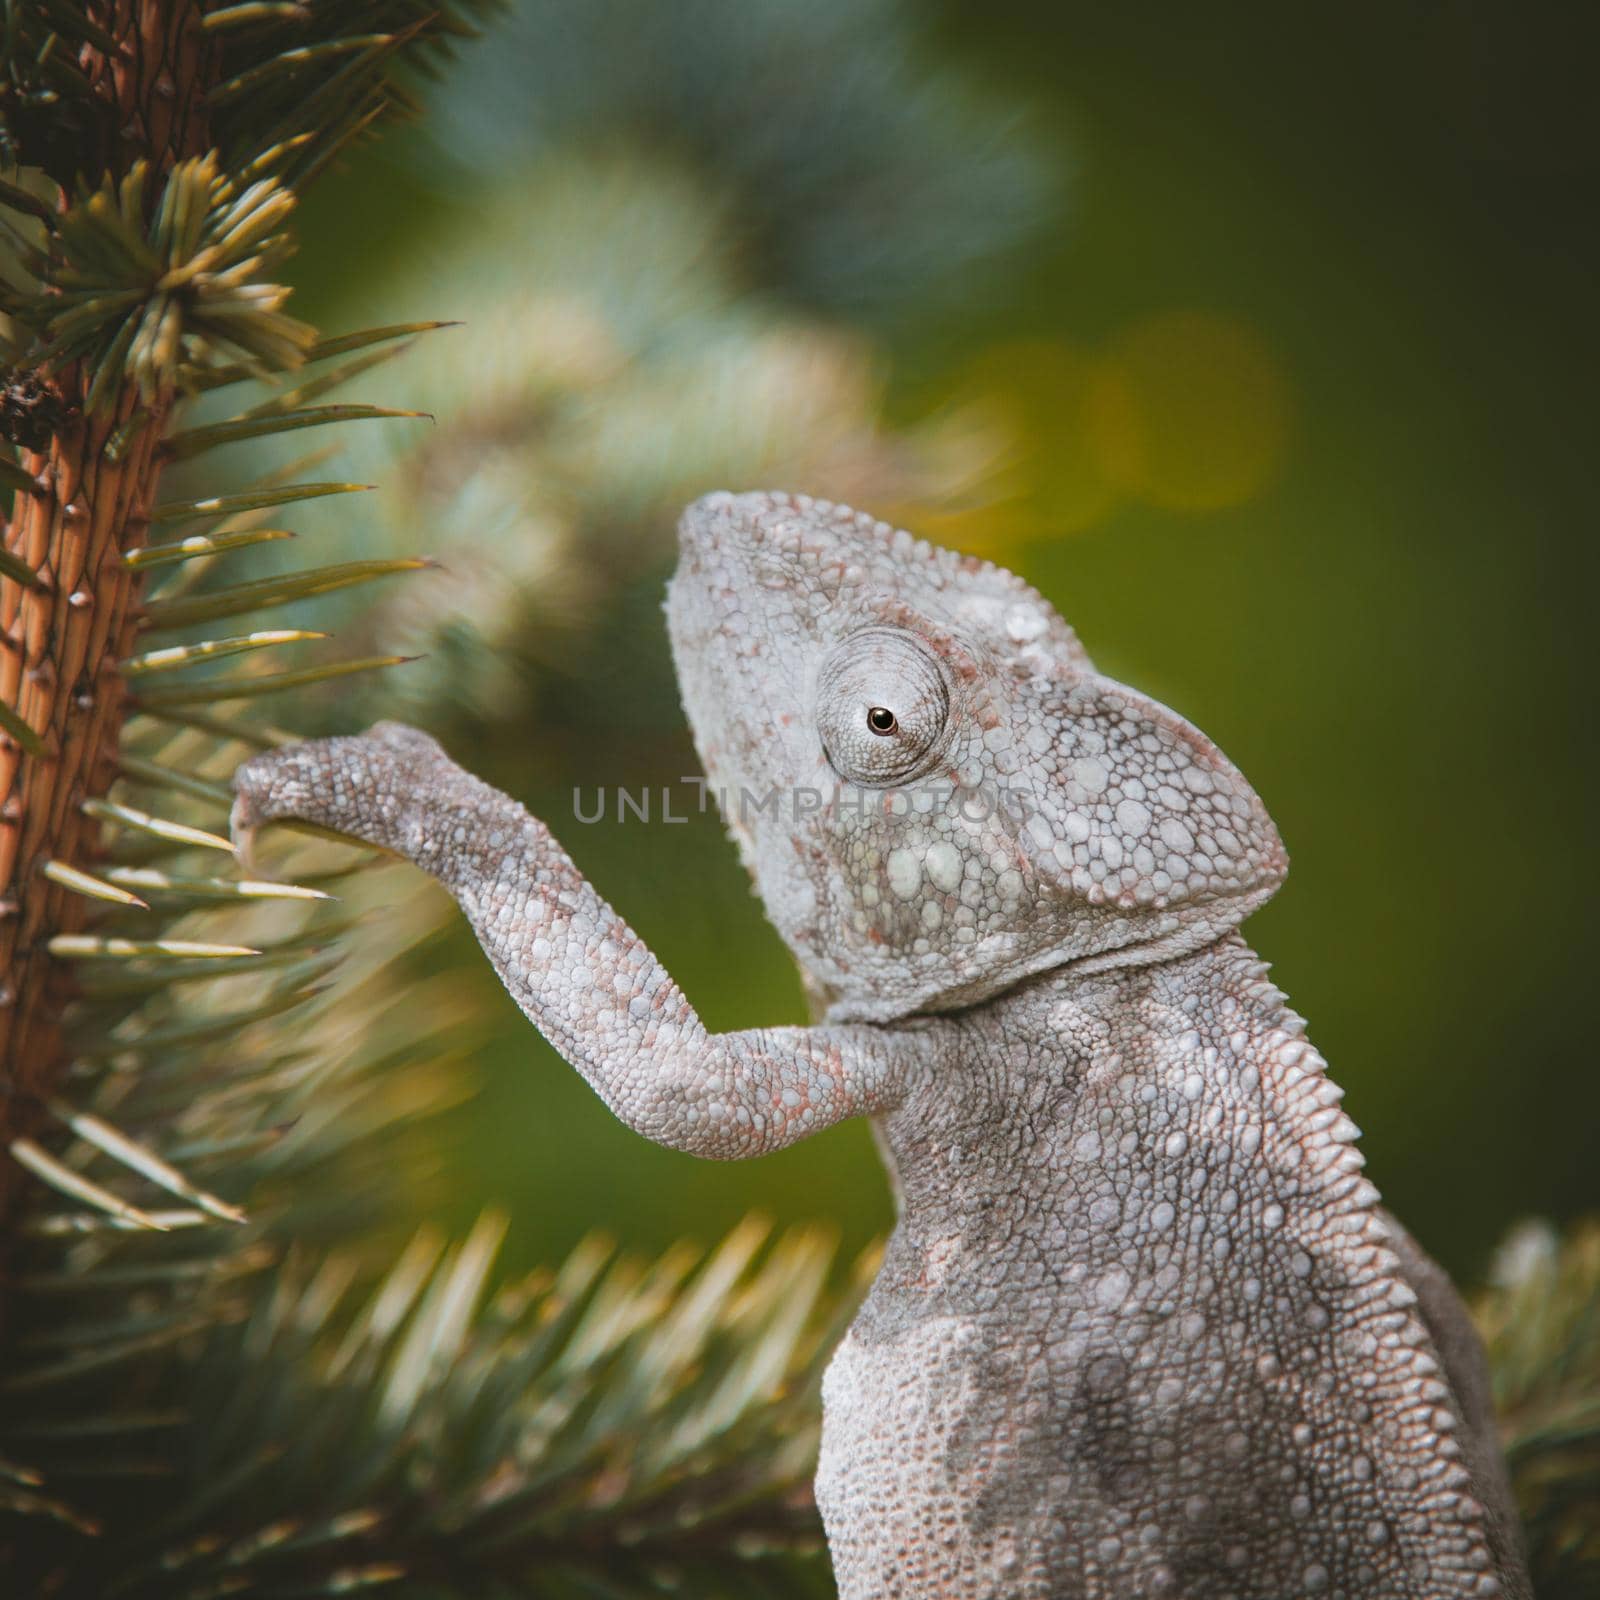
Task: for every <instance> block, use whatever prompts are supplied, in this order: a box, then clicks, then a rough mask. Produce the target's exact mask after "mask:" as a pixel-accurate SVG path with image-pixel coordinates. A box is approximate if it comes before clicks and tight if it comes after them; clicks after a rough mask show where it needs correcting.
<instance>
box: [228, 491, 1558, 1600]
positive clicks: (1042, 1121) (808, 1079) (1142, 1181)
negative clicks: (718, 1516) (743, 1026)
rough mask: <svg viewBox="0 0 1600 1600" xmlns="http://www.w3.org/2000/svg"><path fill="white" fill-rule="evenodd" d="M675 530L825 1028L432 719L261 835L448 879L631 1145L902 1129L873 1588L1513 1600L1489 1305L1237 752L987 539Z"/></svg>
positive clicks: (743, 786)
mask: <svg viewBox="0 0 1600 1600" xmlns="http://www.w3.org/2000/svg"><path fill="white" fill-rule="evenodd" d="M681 547H682V554H681V560H680V564H679V569H678V572H677V575H676V576H675V578H674V579H673V583H672V586H671V590H670V594H669V600H668V620H669V625H670V628H671V632H672V639H673V647H674V656H675V660H676V662H677V666H678V671H679V678H680V681H681V683H682V686H683V692H684V699H685V703H686V705H687V708H688V711H689V716H690V721H691V723H692V724H693V726H694V729H695V734H696V739H697V742H698V745H699V748H700V753H701V757H702V759H703V761H704V763H705V766H706V771H707V775H708V781H709V784H710V785H711V787H712V788H713V789H715V790H716V791H717V792H718V797H719V803H720V804H721V805H722V807H723V813H724V817H725V820H726V821H727V823H728V826H729V830H730V832H731V833H732V834H733V836H734V838H735V839H736V841H737V842H738V844H739V846H740V849H741V851H742V853H743V855H744V858H745V861H746V863H747V865H748V866H749V867H750V870H751V872H752V873H753V875H754V877H755V879H756V882H757V885H758V887H759V889H760V891H761V894H762V897H763V899H764V901H765V903H766V906H767V910H768V914H769V915H770V917H771V918H772V920H773V922H774V924H775V925H776V926H777V927H778V929H779V931H780V932H781V933H782V934H783V935H784V937H785V939H786V940H787V941H788V943H789V945H790V947H791V948H792V949H793V950H794V952H795V955H796V957H797V959H798V960H799V961H800V963H801V966H802V968H803V970H804V972H805V974H806V978H807V981H808V984H809V986H810V988H811V992H812V994H813V996H814V998H815V1000H816V1003H817V1006H818V1009H819V1011H820V1012H821V1013H822V1014H823V1016H822V1021H821V1022H820V1023H819V1024H818V1025H817V1026H815V1027H812V1028H774V1029H757V1030H751V1031H749V1032H745V1033H735V1034H722V1035H712V1034H709V1033H708V1032H707V1031H706V1029H705V1027H704V1026H703V1025H702V1024H701V1022H700V1020H699V1019H698V1017H697V1016H696V1015H695V1013H694V1011H693V1009H692V1008H691V1007H690V1005H689V1003H688V1001H687V1000H686V999H685V998H684V996H683V994H682V992H681V991H680V990H679V989H678V987H677V985H676V984H674V983H673V982H672V980H671V978H670V977H669V976H668V974H667V973H666V971H665V969H664V968H663V967H662V966H661V965H660V963H659V962H658V961H657V960H656V959H655V957H654V956H653V955H651V953H650V952H649V951H648V950H647V949H646V948H645V947H644V945H643V944H642V943H641V942H640V941H639V939H638V938H637V936H636V935H635V934H634V933H633V932H632V931H631V930H630V929H629V928H628V927H627V925H626V924H625V923H624V922H623V921H622V919H621V918H620V917H618V916H617V914H616V913H615V912H614V911H613V910H612V909H611V908H610V907H609V906H608V905H606V904H605V902H604V901H602V900H601V899H600V898H599V896H598V895H596V894H595V892H594V890H593V889H592V888H591V887H590V886H589V885H588V883H586V882H585V881H584V879H583V877H582V876H581V875H580V874H579V872H578V871H577V869H576V868H575V867H574V866H573V864H572V862H571V861H570V860H569V858H568V857H567V856H566V854H565V853H564V852H563V851H562V850H561V848H560V846H559V845H558V844H557V843H556V842H555V840H554V839H553V838H552V837H551V835H550V833H549V832H548V830H547V829H546V828H545V827H544V825H543V824H542V823H540V822H538V821H537V820H536V819H534V818H533V817H530V816H529V815H528V814H527V813H526V812H525V811H524V810H522V808H521V807H520V806H518V805H516V804H515V803H514V802H513V801H511V800H510V799H508V798H507V797H506V796H504V795H501V794H498V793H497V792H496V791H494V790H492V789H490V788H489V787H487V785H485V784H482V783H480V782H479V781H478V780H477V779H475V778H473V777H471V776H470V775H469V774H467V773H465V772H463V771H462V770H461V769H460V768H458V767H456V766H455V765H454V764H453V763H451V762H450V761H449V760H448V758H446V757H445V755H444V754H443V752H442V751H440V749H439V748H438V746H437V745H435V744H434V743H433V741H432V740H430V739H427V738H426V737H425V736H423V735H421V734H419V733H416V732H414V731H412V730H410V729H405V728H399V727H396V726H394V725H381V726H380V727H378V728H375V729H373V730H372V732H371V733H369V734H367V735H365V736H363V737H360V738H353V739H330V740H322V741H317V742H314V743H310V744H305V745H298V746H293V747H291V748H289V749H286V750H281V751H275V752H273V753H271V754H269V755H264V756H260V757H257V758H255V759H254V760H252V761H250V762H248V763H246V765H245V766H243V767H241V768H240V770H239V773H238V776H237V778H236V780H235V783H236V789H237V793H238V801H237V804H236V806H235V817H234V823H235V831H236V836H237V837H238V838H239V839H240V841H241V844H242V845H245V846H248V842H249V838H250V835H251V833H252V832H253V830H254V829H255V828H257V827H258V826H260V825H261V824H263V823H265V822H268V821H270V820H272V819H274V818H278V817H290V816H292V817H300V818H305V819H307V820H310V821H314V822H319V823H322V824H324V825H326V826H329V827H333V828H337V829H339V830H341V831H343V832H345V833H349V834H352V835H354V836H356V837H358V838H362V839H365V840H368V841H370V842H372V843H374V844H379V845H382V846H385V847H387V848H389V849H392V850H395V851H398V852H399V853H400V854H401V855H404V856H406V857H407V858H408V859H410V860H412V861H414V862H416V863H417V865H419V866H420V867H422V868H423V869H424V870H425V871H427V872H430V873H432V874H433V875H434V876H435V877H437V878H438V879H439V880H440V881H441V882H442V883H444V884H445V886H446V887H447V888H449V889H450V890H451V892H452V893H453V894H454V895H455V896H456V898H457V900H458V901H459V902H460V904H461V906H462V909H463V911H464V912H465V914H466V916H467V918H468V920H469V921H470V922H471V924H472V926H473V928H474V929H475V931H476V932H477V934H478V938H479V940H480V941H481V943H482V944H483V947H484V949H485V951H486V952H487V953H488V955H489V958H490V960H491V961H492V962H493V963H494V966H495V969H496V971H497V972H498V973H499V974H500V977H501V979H502V980H503V981H504V983H505V984H506V987H507V988H508V989H509V990H510V992H511V994H512V995H513V996H514V998H515V999H516V1000H517V1002H518V1004H519V1005H520V1006H521V1007H522V1009H523V1011H524V1012H525V1013H526V1014H527V1015H528V1016H529V1017H530V1018H531V1019H532V1020H533V1022H534V1023H535V1024H536V1026H537V1027H538V1028H539V1029H540V1031H541V1032H543V1033H544V1034H545V1036H546V1037H547V1038H548V1039H549V1040H550V1041H551V1042H552V1043H553V1044H554V1045H555V1046H556V1047H557V1048H558V1049H559V1050H560V1051H561V1052H562V1053H563V1054H564V1055H565V1056H566V1057H567V1059H568V1060H569V1061H571V1062H572V1063H573V1065H574V1066H576V1067H577V1068H578V1069H579V1071H581V1072H582V1073H583V1074H584V1076H585V1077H586V1078H587V1079H588V1081H589V1082H590V1083H591V1084H592V1085H593V1086H594V1088H595V1089H596V1090H597V1092H598V1093H599V1094H600V1095H601V1096H602V1098H603V1099H604V1100H605V1101H606V1103H607V1104H608V1105H609V1106H610V1107H611V1108H612V1109H613V1110H614V1111H615V1112H616V1113H617V1115H618V1116H619V1117H620V1118H621V1119H622V1120H623V1121H624V1122H626V1123H627V1124H628V1125H629V1126H630V1127H632V1128H635V1129H637V1130H638V1131H639V1132H640V1133H643V1134H644V1135H645V1136H646V1137H648V1138H651V1139H655V1140H658V1141H659V1142H661V1143H663V1144H667V1145H671V1146H673V1147H674V1148H677V1149H682V1150H688V1151H692V1152H694V1153H696V1154H699V1155H705V1156H713V1157H720V1158H727V1157H740V1156H748V1155H757V1154H760V1153H762V1152H764V1151H767V1150H773V1149H777V1148H780V1147H781V1146H783V1145H786V1144H790V1143H792V1142H794V1141H795V1140H796V1139H799V1138H803V1137H804V1136H805V1135H806V1134H808V1133H812V1132H815V1131H816V1130H817V1129H819V1128H823V1127H826V1126H828V1125H830V1124H831V1123H834V1122H837V1121H839V1120H841V1119H842V1118H844V1117H849V1116H856V1115H863V1114H865V1115H869V1116H871V1117H873V1119H874V1122H875V1125H876V1127H877V1129H878V1132H879V1135H880V1142H881V1143H882V1145H883V1147H884V1149H885V1152H886V1155H887V1156H888V1158H889V1159H890V1161H891V1163H892V1165H893V1167H894V1169H895V1174H896V1178H897V1183H898V1187H899V1192H900V1198H901V1214H900V1220H899V1224H898V1226H897V1227H896V1229H895V1233H894V1236H893V1238H892V1240H891V1241H890V1245H889V1250H888V1254H887V1256H886V1258H885V1262H884V1266H883V1270H882V1272H881V1273H880V1275H879V1277H878V1280H877V1282H876V1284H875V1285H874V1287H873V1290H872V1293H871V1295H870V1296H869V1298H868V1300H867V1302H866V1304H865V1306H864V1307H863V1308H862V1311H861V1314H860V1316H859V1317H858V1318H857V1320H856V1323H855V1325H854V1327H853V1328H852V1329H851V1332H850V1334H849V1336H848V1338H847V1339H846V1341H845V1343H844V1345H843V1346H842V1347H841V1349H840V1351H839V1352H838V1354H837V1355H836V1356H835V1358H834V1361H833V1363H832V1365H831V1367H830V1368H829V1372H828V1376H827V1381H826V1384H825V1390H824V1426H823V1449H822V1461H821V1466H820V1469H819V1473H818V1479H817V1491H818V1499H819V1502H820V1504H821V1506H822V1511H823V1517H824V1520H825V1522H826V1525H827V1530H828V1538H829V1543H830V1547H831V1549H832V1552H833V1557H834V1564H835V1571H836V1573H837V1576H838V1580H839V1587H840V1592H841V1594H842V1595H843V1596H844V1597H845V1600H868V1597H872V1600H878V1597H883V1596H904V1597H907V1600H944V1597H955V1596H962V1597H971V1600H979V1597H982V1600H1067V1597H1072V1596H1080V1595H1081V1596H1096V1597H1101V1596H1103V1597H1106V1600H1124V1597H1133V1596H1145V1595H1148V1596H1163V1597H1190V1600H1224V1597H1227V1596H1236V1597H1239V1600H1245V1597H1259V1600H1287V1597H1289V1596H1295V1595H1325V1596H1330V1597H1331V1596H1344V1597H1346V1600H1378V1597H1386V1600H1401V1597H1404V1600H1445V1597H1453V1596H1466V1595H1473V1596H1492V1595H1504V1596H1509V1597H1512V1600H1525V1597H1526V1596H1527V1595H1528V1594H1529V1590H1528V1585H1527V1579H1526V1576H1525V1573H1524V1571H1523V1567H1522V1564H1521V1557H1520V1554H1519V1551H1518V1547H1517V1532H1516V1526H1515V1519H1514V1515H1513V1513H1512V1509H1511V1504H1510V1498H1509V1495H1508V1493H1507V1490H1506V1485H1505V1478H1504V1472H1503V1469H1502V1467H1501V1463H1500V1458H1499V1453H1498V1447H1497V1445H1496V1443H1495V1440H1494V1433H1493V1418H1492V1415H1491V1414H1490V1412H1489V1408H1488V1399H1487V1384H1486V1379H1485V1376H1484V1372H1483V1366H1482V1357H1481V1353H1480V1352H1479V1350H1478V1348H1477V1345H1476V1341H1475V1339H1474V1337H1473V1334H1472V1330H1471V1326H1470V1323H1469V1322H1468V1321H1467V1318H1466V1314H1465V1312H1464V1311H1463V1310H1462V1308H1461V1305H1460V1302H1459V1300H1458V1299H1457V1298H1456V1296H1455V1294H1454V1291H1453V1290H1452V1289H1451V1288H1450V1286H1449V1284H1448V1282H1447V1281H1446V1280H1445V1279H1444V1277H1443V1275H1442V1274H1440V1273H1439V1271H1438V1269H1437V1268H1436V1267H1434V1266H1433V1265H1432V1263H1431V1262H1429V1261H1428V1259H1427V1257H1426V1256H1424V1255H1423V1254H1422V1252H1421V1251H1420V1250H1419V1249H1418V1248H1417V1247H1416V1245H1415V1244H1414V1243H1413V1242H1412V1241H1411V1239H1410V1238H1409V1236H1407V1235H1406V1234H1405V1233H1404V1231H1403V1230H1402V1229H1400V1227H1399V1226H1398V1224H1396V1223H1395V1222H1394V1221H1393V1220H1392V1219H1390V1218H1388V1217H1386V1216H1385V1215H1384V1214H1383V1213H1382V1212H1381V1211H1380V1210H1379V1209H1378V1208H1377V1200H1378V1196H1377V1191H1376V1190H1375V1189H1374V1188H1373V1187H1372V1185H1371V1184H1370V1183H1368V1182H1367V1181H1366V1180H1365V1179H1364V1178H1363V1177H1362V1176H1361V1174H1360V1170H1359V1169H1360V1165H1361V1159H1360V1156H1359V1154H1358V1152H1357V1151H1356V1150H1355V1148H1354V1146H1353V1144H1352V1142H1351V1141H1352V1140H1353V1138H1354V1136H1355V1132H1356V1130H1355V1127H1354V1125H1353V1124H1352V1123H1350V1121H1349V1120H1348V1118H1346V1117H1345V1116H1344V1115H1343V1114H1342V1112H1341V1111H1340V1110H1339V1108H1338V1104H1337V1102H1338V1099H1339V1090H1338V1089H1337V1088H1336V1087H1335V1086H1334V1085H1333V1084H1331V1083H1330V1082H1329V1080H1328V1079H1327V1077H1326V1076H1325V1074H1324V1069H1323V1063H1322V1061H1321V1058H1320V1057H1319V1056H1317V1054H1316V1052H1315V1051H1314V1050H1313V1049H1312V1048H1311V1047H1310V1046H1309V1044H1307V1042H1306V1041H1305V1039H1304V1037H1303V1024H1302V1023H1301V1021H1300V1019H1299V1018H1298V1017H1296V1016H1294V1014H1293V1013H1292V1012H1290V1011H1289V1010H1288V1009H1287V1007H1286V1006H1285V1003H1284V1000H1283V997H1282V996H1281V995H1280V994H1279V993H1278V992H1277V991H1276V990H1275V989H1274V988H1273V987H1272V985H1271V984H1270V983H1268V982H1267V981H1266V978H1265V969H1264V967H1263V966H1262V965H1261V964H1260V963H1259V962H1258V961H1257V960H1256V958H1255V957H1254V956H1253V955H1252V954H1251V953H1250V951H1249V950H1248V949H1247V948H1246V947H1245V945H1244V944H1243V942H1242V941H1241V940H1240V939H1239V937H1238V935H1237V933H1236V932H1235V931H1234V930H1235V929H1236V927H1237V926H1238V924H1239V923H1240V922H1241V921H1242V920H1243V919H1244V917H1245V916H1246V915H1247V914H1248V913H1249V912H1250V911H1251V910H1253V909H1254V908H1255V907H1256V906H1258V905H1259V904H1261V902H1262V901H1263V900H1265V899H1266V898H1267V897H1268V896H1269V895H1271V894H1272V893H1273V891H1274V890H1275V889H1276V888H1277V886H1278V884H1279V883H1280V882H1281V881H1282V878H1283V875H1284V872H1285V870H1286V865H1287V862H1286V858H1285V856H1284V853H1283V848H1282V845H1281V843H1280V841H1279V839H1278V836H1277V833H1276V830H1275V829H1274V828H1273V826H1272V823H1271V820H1270V819H1269V818H1268V816H1267V814H1266V812H1265V810H1264V809H1263V807H1262V805H1261V803H1260V801H1259V800H1258V799H1257V798H1256V796H1255V794H1254V793H1253V792H1252V790H1251V789H1250V787H1249V785H1248V784H1247V783H1246V782H1245V780H1244V778H1243V777H1242V776H1241V775H1240V774H1239V773H1238V772H1237V770H1236V769H1235V768H1233V767H1232V766H1231V765H1230V764H1229V763H1228V761H1227V760H1226V758H1225V757H1224V756H1223V755H1222V754H1221V752H1220V751H1218V750H1217V749H1216V747H1215V746H1214V745H1212V744H1211V743H1210V742H1209V741H1208V740H1207V739H1206V738H1205V737H1204V735H1202V734H1201V733H1199V732H1198V731H1197V730H1196V729H1194V728H1192V727H1191V726H1190V725H1189V724H1188V723H1186V722H1184V721H1183V720H1182V719H1181V718H1179V717H1177V716H1175V715H1174V714H1173V713H1172V712H1170V711H1168V710H1166V709H1165V708H1164V707H1161V706H1159V705H1157V704H1155V703H1154V702H1153V701H1151V700H1148V699H1146V698H1145V697H1144V696H1141V695H1139V694H1137V693H1136V692H1135V691H1133V690H1131V689H1127V688H1125V687H1123V686H1122V685H1120V684H1115V683H1112V682H1110V681H1109V680H1108V679H1105V678H1102V677H1100V676H1098V675H1097V674H1096V673H1095V672H1094V669H1093V667H1092V665H1091V664H1090V662H1089V660H1088V658H1087V657H1086V655H1085V654H1084V652H1083V650H1082V648H1081V647H1080V646H1079V644H1078V642H1077V640H1076V638H1075V637H1074V636H1073V634H1072V631H1071V629H1070V628H1068V627H1067V625H1066V624H1065V623H1064V622H1062V620H1061V619H1060V618H1059V617H1058V616H1057V615H1056V614H1055V613H1054V612H1053V611H1052V610H1051V609H1050V608H1049V606H1048V605H1046V604H1045V602H1044V601H1043V600H1042V599H1041V598H1040V597H1039V596H1038V595H1037V594H1036V593H1035V592H1034V591H1033V590H1031V589H1029V588H1028V587H1027V586H1026V585H1024V584H1022V583H1021V582H1019V581H1018V580H1017V579H1016V578H1014V577H1012V576H1011V575H1010V574H1009V573H1006V572H1003V571H1001V570H1000V569H998V568H995V567H992V566H989V565H987V564H985V563H982V562H978V561H973V560H971V559H968V558H963V557H959V556H956V555H954V554H952V553H950V552H947V551H937V550H933V549H931V548H929V547H928V546H926V545H923V544H920V543H918V542H917V541H915V540H913V539H912V538H911V537H910V536H909V535H907V534H904V533H898V532H896V531H895V530H893V529H891V528H888V527H887V526H885V525H884V524H882V523H876V522H874V521H873V520H872V519H871V518H870V517H864V516H861V515H858V514H857V513H855V512H852V511H848V510H846V509H844V508H842V507H836V506H831V505H828V504H826V503H824V502H820V501H810V500H806V499H804V498H799V497H788V496H780V495H744V496H731V495H714V496H711V497H709V498H708V499H706V500H703V501H701V502H699V503H698V504H696V505H695V506H692V507H690V509H689V510H688V512H686V513H685V516H684V520H683V524H682V528H681Z"/></svg>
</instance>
